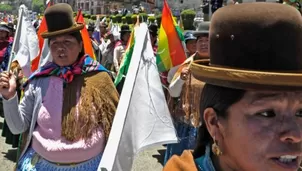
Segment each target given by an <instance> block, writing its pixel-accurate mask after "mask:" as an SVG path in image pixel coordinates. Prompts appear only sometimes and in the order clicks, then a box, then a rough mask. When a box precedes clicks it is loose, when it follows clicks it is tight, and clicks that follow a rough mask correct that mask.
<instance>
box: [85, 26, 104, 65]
mask: <svg viewBox="0 0 302 171" xmlns="http://www.w3.org/2000/svg"><path fill="white" fill-rule="evenodd" d="M94 30H95V26H94V23H89V24H88V28H87V31H88V34H89V37H90V41H91V45H92V48H93V52H94V54H95V55H96V60H97V61H98V62H101V59H102V54H101V52H100V48H99V44H98V42H97V41H96V40H95V39H94V38H93V32H94Z"/></svg>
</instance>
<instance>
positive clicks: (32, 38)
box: [14, 5, 39, 77]
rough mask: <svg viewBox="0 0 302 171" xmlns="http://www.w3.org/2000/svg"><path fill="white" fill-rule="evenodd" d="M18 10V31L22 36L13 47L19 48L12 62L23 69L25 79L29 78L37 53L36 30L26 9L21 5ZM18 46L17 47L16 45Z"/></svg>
mask: <svg viewBox="0 0 302 171" xmlns="http://www.w3.org/2000/svg"><path fill="white" fill-rule="evenodd" d="M20 10H21V11H22V10H23V13H22V12H21V14H23V16H22V20H21V22H20V23H19V24H20V25H19V29H20V32H21V33H22V34H20V37H18V39H19V40H16V41H15V42H14V43H16V46H15V47H19V49H16V50H17V54H16V57H15V59H14V60H17V61H18V63H19V65H20V66H21V68H22V69H23V73H24V75H25V76H26V77H29V76H30V74H31V72H30V71H31V70H30V67H31V61H32V60H33V59H34V58H35V57H36V56H37V55H38V53H39V41H38V36H37V33H36V30H35V28H34V26H33V25H32V23H31V21H30V14H29V11H28V9H27V8H26V7H25V6H24V5H22V6H20ZM17 44H18V45H17Z"/></svg>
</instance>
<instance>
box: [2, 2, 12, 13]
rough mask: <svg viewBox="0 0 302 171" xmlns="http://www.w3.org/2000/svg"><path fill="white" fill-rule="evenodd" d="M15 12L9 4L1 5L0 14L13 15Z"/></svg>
mask: <svg viewBox="0 0 302 171" xmlns="http://www.w3.org/2000/svg"><path fill="white" fill-rule="evenodd" d="M12 11H13V7H12V6H10V5H8V4H0V12H8V13H11V12H12Z"/></svg>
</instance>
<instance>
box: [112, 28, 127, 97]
mask: <svg viewBox="0 0 302 171" xmlns="http://www.w3.org/2000/svg"><path fill="white" fill-rule="evenodd" d="M130 33H131V30H130V28H129V26H128V25H122V27H121V31H120V34H121V35H120V40H119V41H117V43H116V44H115V48H114V52H113V65H114V69H115V72H116V73H118V71H119V69H120V65H121V63H122V61H123V57H124V54H125V52H126V48H127V43H128V40H129V38H130ZM124 82H125V78H123V79H122V81H121V82H120V83H119V84H118V85H117V86H116V89H117V91H118V92H119V94H121V93H122V89H123V86H124Z"/></svg>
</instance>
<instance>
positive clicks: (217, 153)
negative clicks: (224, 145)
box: [212, 137, 222, 156]
mask: <svg viewBox="0 0 302 171" xmlns="http://www.w3.org/2000/svg"><path fill="white" fill-rule="evenodd" d="M212 151H213V153H214V154H215V155H216V156H220V155H222V151H221V150H220V148H219V146H218V145H217V142H216V140H215V137H214V143H213V144H212Z"/></svg>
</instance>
